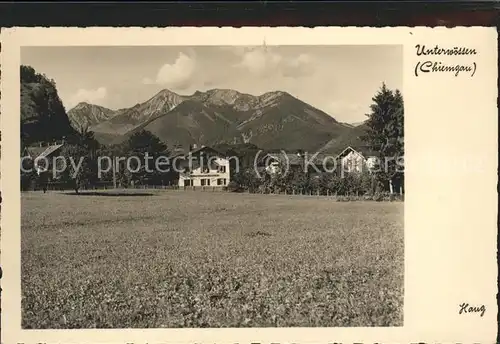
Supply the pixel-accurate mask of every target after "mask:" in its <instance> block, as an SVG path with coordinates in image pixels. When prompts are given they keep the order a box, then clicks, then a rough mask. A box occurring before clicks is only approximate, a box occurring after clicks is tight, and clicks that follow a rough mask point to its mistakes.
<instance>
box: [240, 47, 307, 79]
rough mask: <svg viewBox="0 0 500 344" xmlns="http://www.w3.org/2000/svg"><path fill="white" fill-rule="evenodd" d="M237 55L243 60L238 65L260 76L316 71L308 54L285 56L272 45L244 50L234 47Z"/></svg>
mask: <svg viewBox="0 0 500 344" xmlns="http://www.w3.org/2000/svg"><path fill="white" fill-rule="evenodd" d="M233 52H234V53H235V55H237V56H240V58H241V60H240V62H239V63H237V64H236V67H239V68H244V69H246V70H247V71H248V72H250V73H253V74H256V75H259V76H266V75H267V76H270V75H273V76H276V75H280V76H284V77H299V76H303V75H310V74H312V73H313V72H314V69H313V63H312V62H313V61H312V59H311V58H310V56H309V55H307V54H300V55H299V56H296V57H285V56H282V55H280V54H278V53H276V52H274V51H273V49H272V47H267V46H262V47H255V48H252V49H246V50H245V51H242V50H241V48H239V49H234V50H233Z"/></svg>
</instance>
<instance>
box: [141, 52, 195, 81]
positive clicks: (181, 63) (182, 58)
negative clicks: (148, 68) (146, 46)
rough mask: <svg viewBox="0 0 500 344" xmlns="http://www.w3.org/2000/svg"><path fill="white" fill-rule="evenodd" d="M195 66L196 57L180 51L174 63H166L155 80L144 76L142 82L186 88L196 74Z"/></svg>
mask: <svg viewBox="0 0 500 344" xmlns="http://www.w3.org/2000/svg"><path fill="white" fill-rule="evenodd" d="M195 67H196V60H195V58H194V57H190V56H188V55H186V54H184V53H179V56H178V57H177V59H176V60H175V61H174V62H173V63H166V64H164V65H163V66H161V67H160V69H159V70H158V73H157V74H156V79H155V80H152V79H150V78H144V79H143V80H142V83H143V84H146V85H151V84H158V85H161V86H164V87H167V88H171V89H185V88H186V87H188V86H189V82H190V81H191V79H192V77H193V76H194V71H195Z"/></svg>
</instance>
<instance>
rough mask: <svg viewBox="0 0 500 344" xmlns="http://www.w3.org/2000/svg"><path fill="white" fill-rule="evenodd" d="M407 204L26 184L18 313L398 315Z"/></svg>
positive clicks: (307, 319)
mask: <svg viewBox="0 0 500 344" xmlns="http://www.w3.org/2000/svg"><path fill="white" fill-rule="evenodd" d="M403 206H404V205H403V203H386V202H381V203H379V202H346V203H343V202H342V203H340V202H334V201H331V200H329V199H327V198H321V197H314V196H284V195H252V194H230V193H209V192H182V191H180V192H179V191H156V192H154V195H151V196H143V197H126V196H124V197H120V196H117V197H96V196H78V197H75V196H70V195H64V194H60V193H56V192H48V193H46V194H43V193H41V192H37V193H33V192H31V193H24V194H23V195H22V248H21V249H22V252H21V254H22V295H23V298H22V326H23V328H25V329H31V328H38V329H47V328H53V329H56V328H162V327H271V326H272V327H283V326H284V327H293V326H302V327H315V326H328V327H333V326H402V324H403V272H404V265H403V256H404V254H403V248H404V243H403Z"/></svg>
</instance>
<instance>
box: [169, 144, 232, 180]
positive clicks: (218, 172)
mask: <svg viewBox="0 0 500 344" xmlns="http://www.w3.org/2000/svg"><path fill="white" fill-rule="evenodd" d="M193 148H194V149H193V150H192V151H190V152H189V153H188V154H181V155H178V156H176V157H174V160H176V162H177V163H176V164H175V165H176V167H177V168H178V169H179V182H178V185H179V187H193V186H194V187H197V186H200V187H221V188H222V187H225V186H227V185H228V184H229V182H230V181H231V176H230V171H229V159H228V158H227V157H226V156H224V155H223V154H221V153H219V152H217V151H216V150H215V149H213V148H210V147H205V146H202V147H201V148H199V149H196V148H195V147H193Z"/></svg>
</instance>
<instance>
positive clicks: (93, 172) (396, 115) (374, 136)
mask: <svg viewBox="0 0 500 344" xmlns="http://www.w3.org/2000/svg"><path fill="white" fill-rule="evenodd" d="M23 73H24V74H25V80H27V81H30V82H27V83H26V84H30V85H31V86H25V88H24V90H25V93H26V92H28V91H29V90H32V89H33V88H36V89H37V90H38V87H39V86H37V87H34V86H33V83H34V82H38V83H39V84H40V80H43V78H44V77H43V76H40V75H38V74H35V75H34V76H33V73H34V71H32V70H29V69H25V70H24V71H23ZM41 84H43V85H46V87H48V88H50V90H51V91H50V92H48V93H47V92H43V91H40V90H38V91H37V93H36V94H37V97H38V98H36V102H35V103H36V104H37V105H36V106H35V105H33V101H31V98H29V97H28V95H25V96H26V97H28V98H29V99H30V102H27V103H26V104H25V105H22V106H23V107H24V108H25V109H28V110H26V113H25V116H24V119H25V124H26V125H27V128H29V129H30V128H31V127H30V126H29V125H28V124H29V123H30V122H29V120H28V119H29V118H33V117H36V115H35V114H34V113H35V112H36V109H42V110H44V111H45V112H47V111H48V112H50V111H57V112H58V116H60V112H61V111H64V108H63V110H61V108H60V106H59V105H57V106H52V107H50V106H43V105H42V103H43V97H42V96H41V95H40V94H48V95H49V98H50V97H51V98H50V99H51V102H55V103H57V104H59V101H58V99H59V98H58V97H57V93H54V92H53V89H55V83H54V82H53V81H43V82H41ZM37 85H38V84H37ZM40 97H41V98H40ZM49 115H50V113H49ZM366 116H367V117H368V118H367V121H366V122H365V126H366V131H365V134H364V136H362V137H361V139H362V141H363V142H364V143H365V146H366V147H369V148H370V149H371V150H372V151H373V152H376V153H377V155H378V158H379V161H380V162H382V161H384V163H385V166H383V167H382V168H381V166H376V167H375V171H376V172H373V173H372V172H369V171H368V170H366V169H363V172H361V173H348V174H342V175H340V174H339V173H335V172H333V173H319V174H318V173H311V172H310V171H309V170H306V171H304V170H300V169H299V170H297V169H292V170H290V171H289V172H288V173H276V174H272V175H270V174H267V173H260V174H259V173H258V172H257V171H255V167H254V166H253V163H254V157H255V154H256V153H257V152H258V151H259V148H258V147H256V146H254V145H252V144H239V145H229V144H220V145H217V146H214V147H213V148H215V149H216V150H218V151H220V152H222V153H224V154H225V155H227V156H231V157H237V158H238V161H239V162H240V164H239V166H238V168H239V170H238V171H237V170H236V169H235V167H236V166H234V165H231V170H232V171H231V182H230V184H229V185H228V187H227V188H228V189H229V190H230V191H246V192H262V193H269V192H286V193H290V194H293V193H305V194H308V193H310V194H337V195H365V194H375V193H381V192H386V191H391V192H397V191H399V190H400V189H401V187H402V185H403V183H404V171H402V170H401V164H400V163H399V162H400V161H401V160H402V159H404V104H403V96H402V94H401V92H400V91H399V90H390V89H389V88H387V87H386V85H385V84H382V86H381V88H380V89H379V90H378V92H377V93H376V94H375V95H374V97H373V98H372V105H371V106H370V113H368V114H367V115H366ZM48 117H50V116H48ZM44 123H45V124H44V125H47V124H46V123H48V122H47V121H45V122H44ZM49 132H50V129H49ZM63 132H64V133H65V138H66V141H65V144H64V145H63V146H62V148H61V152H60V153H58V155H59V156H62V157H64V159H66V161H65V164H66V166H67V167H68V168H66V169H65V170H64V171H63V172H62V173H60V174H59V175H58V176H57V178H56V180H57V182H58V183H59V185H63V187H65V188H68V187H70V188H73V189H74V190H75V191H76V192H78V191H79V190H80V189H82V188H93V187H95V186H97V185H99V184H102V183H107V184H108V185H109V184H110V183H112V182H113V181H116V185H117V186H118V187H125V188H126V187H130V186H132V185H174V184H175V183H176V181H177V178H178V174H177V173H175V172H174V171H172V170H171V171H169V172H161V171H158V170H157V169H155V166H154V163H155V162H154V161H155V159H156V158H157V157H159V156H171V154H172V151H171V150H170V147H168V146H167V144H166V143H164V142H162V141H161V140H160V139H159V138H158V137H156V136H155V135H153V134H152V133H150V132H148V131H145V130H141V131H138V132H135V133H134V134H132V135H130V136H129V137H128V139H127V140H125V141H124V142H123V143H121V144H116V145H111V146H105V145H101V144H100V143H99V142H98V141H97V140H96V138H95V136H94V133H93V132H92V131H90V130H89V129H88V128H81V129H80V130H73V131H70V130H68V129H67V128H64V129H63ZM28 133H29V134H30V135H27V134H26V133H25V134H22V135H21V136H22V137H21V139H22V140H21V142H22V148H21V149H22V150H23V153H24V147H27V146H28V145H29V144H30V143H31V142H32V141H33V139H34V138H35V137H36V135H34V134H33V131H30V130H28ZM146 154H148V155H149V157H151V159H149V160H147V161H148V163H149V164H152V165H150V166H147V165H145V164H141V166H134V164H135V162H132V166H129V167H131V168H132V170H133V171H134V172H131V171H130V169H129V168H125V166H124V162H122V163H121V165H120V164H119V165H118V166H117V168H116V173H115V175H114V176H113V172H112V169H110V168H107V167H106V166H104V167H105V168H106V171H105V172H104V173H101V174H100V175H99V171H98V157H103V156H106V157H110V158H113V157H117V156H122V157H123V156H125V157H127V156H129V157H130V156H136V157H138V158H139V159H140V161H141V162H145V161H146V160H145V159H143V158H144V156H145V155H146ZM70 158H71V159H73V161H80V159H82V164H81V165H80V166H79V168H78V169H75V168H74V167H73V165H72V164H71V161H69V159H70ZM30 163H31V164H32V161H31V162H30V161H29V160H28V161H26V162H24V163H23V164H24V165H23V167H24V170H29V169H30V165H29V164H30ZM31 167H33V166H31ZM102 167H103V166H101V168H102ZM136 167H137V168H139V167H140V168H139V169H138V170H137V171H136ZM50 181H54V180H53V174H52V171H51V170H48V171H46V172H42V173H40V174H38V173H36V172H35V171H34V170H32V171H31V172H23V171H22V172H21V187H22V188H23V189H30V188H32V187H33V185H34V184H37V185H38V186H39V187H41V188H45V187H46V185H47V183H49V182H50Z"/></svg>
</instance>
